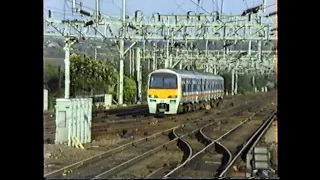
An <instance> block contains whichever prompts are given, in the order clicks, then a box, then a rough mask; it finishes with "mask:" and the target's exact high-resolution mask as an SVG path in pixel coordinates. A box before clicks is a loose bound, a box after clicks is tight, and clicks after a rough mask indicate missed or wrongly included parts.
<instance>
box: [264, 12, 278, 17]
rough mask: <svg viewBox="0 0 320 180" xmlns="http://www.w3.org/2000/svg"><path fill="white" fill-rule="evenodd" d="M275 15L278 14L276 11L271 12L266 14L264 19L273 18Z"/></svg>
mask: <svg viewBox="0 0 320 180" xmlns="http://www.w3.org/2000/svg"><path fill="white" fill-rule="evenodd" d="M277 13H278V12H277V11H275V12H271V13H269V14H267V15H266V16H265V17H270V16H274V15H276V14H277Z"/></svg>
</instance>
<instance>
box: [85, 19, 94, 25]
mask: <svg viewBox="0 0 320 180" xmlns="http://www.w3.org/2000/svg"><path fill="white" fill-rule="evenodd" d="M91 25H93V21H92V20H91V21H88V22H86V23H85V24H84V27H87V26H91Z"/></svg>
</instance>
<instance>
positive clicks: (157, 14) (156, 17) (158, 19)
mask: <svg viewBox="0 0 320 180" xmlns="http://www.w3.org/2000/svg"><path fill="white" fill-rule="evenodd" d="M152 17H153V19H154V20H155V21H160V14H159V13H153V14H152Z"/></svg>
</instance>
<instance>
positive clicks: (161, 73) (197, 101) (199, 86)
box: [147, 69, 224, 114]
mask: <svg viewBox="0 0 320 180" xmlns="http://www.w3.org/2000/svg"><path fill="white" fill-rule="evenodd" d="M223 96H224V79H223V77H221V76H218V75H213V74H210V73H200V72H195V71H186V70H176V69H158V70H155V71H153V72H151V73H150V74H149V77H148V97H147V99H148V107H149V112H150V113H151V114H157V113H164V114H177V113H183V112H188V111H194V110H198V109H200V108H210V107H212V106H215V105H219V103H221V102H222V100H223Z"/></svg>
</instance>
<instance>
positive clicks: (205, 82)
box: [204, 79, 208, 91]
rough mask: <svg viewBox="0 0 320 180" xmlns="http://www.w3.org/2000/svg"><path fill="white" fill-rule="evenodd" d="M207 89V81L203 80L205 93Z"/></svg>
mask: <svg viewBox="0 0 320 180" xmlns="http://www.w3.org/2000/svg"><path fill="white" fill-rule="evenodd" d="M207 89H208V84H207V80H206V79H205V80H204V90H205V91H207Z"/></svg>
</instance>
